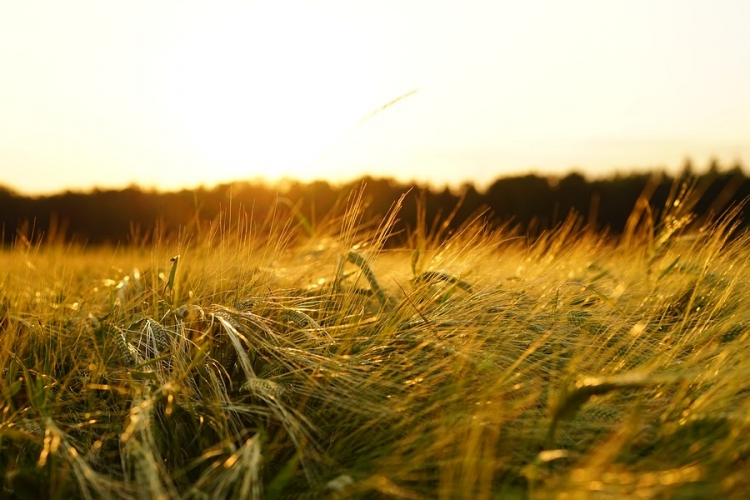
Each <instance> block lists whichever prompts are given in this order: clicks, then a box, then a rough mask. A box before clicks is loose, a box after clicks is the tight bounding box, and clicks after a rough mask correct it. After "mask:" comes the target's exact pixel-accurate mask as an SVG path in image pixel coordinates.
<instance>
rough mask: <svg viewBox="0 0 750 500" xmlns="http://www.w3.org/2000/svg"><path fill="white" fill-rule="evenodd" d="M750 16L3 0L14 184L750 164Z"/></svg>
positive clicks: (476, 3) (727, 10) (659, 6)
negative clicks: (749, 24) (749, 22)
mask: <svg viewBox="0 0 750 500" xmlns="http://www.w3.org/2000/svg"><path fill="white" fill-rule="evenodd" d="M39 5H43V7H41V8H40V7H39ZM749 18H750V3H748V2H746V1H743V0H717V1H716V2H707V1H705V0H632V1H630V2H624V3H612V2H601V1H598V0H571V1H569V2H556V1H553V0H528V1H527V2H505V1H497V2H496V1H489V0H470V1H468V2H465V3H461V4H454V3H450V2H442V1H440V0H436V1H431V0H430V1H428V0H415V1H413V2H408V3H405V2H399V1H395V0H381V1H379V2H373V3H361V2H347V1H341V0H317V1H315V2H308V1H304V0H276V1H254V2H251V3H248V4H247V5H245V4H239V3H233V2H227V3H224V2H217V3H199V2H191V1H176V0H165V1H163V2H159V3H155V2H145V1H135V2H128V3H115V2H107V1H102V2H94V3H91V2H86V1H83V0H71V1H70V2H65V3H64V4H63V3H60V2H52V1H51V0H46V1H45V0H40V2H38V3H37V2H35V3H31V2H2V3H0V89H1V91H0V146H1V147H0V184H7V185H9V186H11V187H13V188H17V189H19V190H21V191H22V192H27V193H41V192H51V191H56V190H61V189H66V188H76V189H87V188H91V187H93V186H101V187H122V186H125V185H128V184H131V183H137V184H139V185H141V186H145V187H158V188H162V189H174V188H180V187H194V186H197V185H198V184H201V183H203V184H209V185H213V184H216V183H220V182H227V181H231V180H237V179H252V178H256V177H263V178H266V179H271V180H276V179H279V178H281V177H293V178H297V179H301V180H312V179H327V180H331V181H342V180H348V179H354V178H356V177H359V176H362V175H364V174H371V175H376V176H380V175H382V176H395V177H397V178H399V179H400V180H411V179H414V180H419V181H421V182H428V181H429V182H432V183H433V184H441V183H451V184H458V183H460V182H463V181H472V182H475V183H479V184H482V183H486V182H489V181H491V180H493V179H494V178H496V177H497V176H499V175H503V174H509V173H521V172H526V171H528V170H529V169H534V170H535V171H536V172H539V173H545V172H546V173H561V172H563V171H568V170H569V169H571V168H579V169H582V170H584V171H586V172H589V173H606V172H612V171H613V169H615V168H617V169H620V170H629V169H632V168H639V169H647V168H654V167H668V168H670V169H672V170H676V169H677V168H679V167H680V166H681V164H682V162H683V161H684V159H685V158H686V157H691V158H692V159H693V160H694V161H695V163H696V164H698V165H704V164H705V162H707V161H708V160H709V158H717V159H718V160H719V161H720V162H721V164H722V165H731V164H732V163H734V162H737V161H740V162H745V163H747V162H750V141H748V137H750V120H748V118H747V117H748V116H750V93H748V92H747V91H746V89H747V88H750V30H747V28H746V26H745V22H746V21H745V20H746V19H749ZM413 90H417V91H418V92H416V93H414V94H410V97H409V98H407V99H404V100H403V101H400V102H399V103H398V104H396V105H394V106H392V107H391V108H388V109H387V110H385V111H384V112H379V113H375V115H374V116H373V112H375V111H377V110H378V109H379V108H381V107H382V106H383V105H384V104H385V103H388V102H390V101H391V100H393V99H394V98H397V97H399V96H402V95H404V94H407V93H409V92H411V91H413Z"/></svg>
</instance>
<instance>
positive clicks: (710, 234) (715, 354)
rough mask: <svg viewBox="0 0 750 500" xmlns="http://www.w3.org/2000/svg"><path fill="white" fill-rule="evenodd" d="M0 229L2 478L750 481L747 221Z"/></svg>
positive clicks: (674, 488) (462, 494)
mask: <svg viewBox="0 0 750 500" xmlns="http://www.w3.org/2000/svg"><path fill="white" fill-rule="evenodd" d="M364 203H365V201H363V200H362V199H361V198H360V197H358V195H357V194H356V193H355V194H353V195H352V196H351V198H350V200H349V201H348V203H347V204H346V207H345V210H342V212H341V213H340V214H331V215H330V216H329V217H328V218H326V219H325V220H322V221H320V222H318V223H317V224H316V225H315V226H312V225H311V224H310V223H308V221H306V220H304V219H303V218H301V217H297V218H295V217H290V218H287V219H283V218H276V219H269V220H266V221H260V222H258V221H253V220H252V217H250V216H249V215H243V214H242V213H241V212H240V213H235V214H234V215H231V214H227V215H225V216H223V217H222V218H220V219H219V220H216V221H215V222H214V224H213V225H212V226H211V227H203V228H201V230H200V231H198V230H196V231H194V232H193V233H188V232H185V233H183V234H179V235H175V236H174V237H173V238H166V237H165V238H157V237H154V238H152V239H150V240H148V241H144V242H143V243H142V244H140V245H137V246H131V247H100V248H91V249H88V248H85V247H82V246H75V245H66V244H64V243H44V242H42V243H35V242H32V241H26V240H23V239H19V241H17V242H16V244H15V246H14V247H13V248H10V249H6V250H4V251H2V252H1V253H0V369H1V374H2V399H0V405H1V409H0V440H2V442H1V443H0V464H1V465H2V481H3V489H2V491H3V496H4V497H5V498H17V499H25V498H33V499H36V498H56V499H66V500H68V499H78V498H83V499H94V498H112V499H140V498H144V499H182V498H184V499H196V500H198V499H224V498H249V499H263V498H269V499H282V498H329V499H344V498H362V499H369V498H395V499H423V498H424V499H431V498H438V499H452V498H468V499H491V498H498V499H578V498H581V499H586V498H607V499H611V498H615V499H617V498H622V499H625V498H642V499H652V498H653V499H665V498H684V499H688V498H691V499H692V498H725V499H731V498H737V499H744V498H748V497H750V475H748V474H747V469H746V467H747V466H748V465H747V464H746V461H747V460H748V457H750V411H749V410H750V382H748V381H750V364H748V354H750V338H749V335H750V306H748V300H749V299H750V293H749V292H748V290H747V284H748V283H750V270H749V269H748V257H749V256H750V253H749V251H748V244H749V243H750V240H749V239H748V236H747V235H745V234H744V233H742V232H740V231H739V230H737V228H736V227H735V225H734V223H733V214H732V213H731V212H729V213H727V214H725V215H724V216H721V217H716V218H714V219H702V220H697V219H696V218H695V217H694V216H693V215H692V214H691V207H692V203H693V202H692V198H691V194H690V192H689V190H687V191H685V190H681V189H678V188H675V189H674V193H673V195H672V196H671V197H670V200H669V203H668V205H667V206H666V207H650V206H649V205H648V203H647V201H646V200H641V202H639V204H638V205H637V206H636V207H635V209H634V211H633V215H632V216H631V219H630V221H629V223H628V227H627V228H626V231H625V233H624V234H622V235H618V236H613V235H608V234H606V233H596V232H594V231H591V230H589V229H587V228H586V227H585V225H584V224H582V223H581V222H580V221H578V220H577V219H576V218H575V217H571V218H569V219H568V220H567V222H565V223H564V224H561V225H559V226H558V227H557V228H556V229H554V230H551V231H548V232H546V233H543V234H542V235H541V236H539V237H538V238H535V239H533V240H532V239H529V238H526V237H525V236H524V235H523V234H519V233H517V232H515V231H514V230H513V229H512V227H511V226H503V227H500V228H490V227H489V226H487V225H486V224H485V223H484V221H483V219H482V217H481V216H478V217H477V218H476V219H475V220H474V221H473V222H469V223H467V224H465V225H464V226H463V227H462V229H461V230H459V231H457V232H455V233H454V234H448V233H447V232H446V231H444V230H443V229H442V228H443V227H445V226H441V225H440V224H439V223H438V224H432V221H423V223H422V224H421V225H420V226H419V227H417V228H416V229H414V230H413V231H412V232H411V233H410V234H404V235H397V236H398V238H400V240H401V241H403V242H404V243H403V244H401V245H398V246H394V245H391V244H388V245H386V242H387V241H388V238H389V236H391V233H392V228H393V225H394V222H395V220H396V219H397V218H398V208H399V207H398V204H397V205H395V206H394V207H393V211H392V212H391V214H390V215H389V216H388V217H386V218H384V219H382V220H376V221H368V220H362V218H361V209H362V206H363V204H364Z"/></svg>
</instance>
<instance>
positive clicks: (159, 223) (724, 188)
mask: <svg viewBox="0 0 750 500" xmlns="http://www.w3.org/2000/svg"><path fill="white" fill-rule="evenodd" d="M681 184H686V185H689V186H692V188H693V190H694V195H695V196H696V200H697V202H696V204H695V206H694V211H695V212H696V214H697V215H698V217H699V219H701V218H703V219H705V218H706V217H711V216H715V215H719V214H720V213H722V212H723V211H724V210H726V209H727V208H728V207H731V206H740V205H741V203H742V202H743V201H744V200H745V199H746V198H747V197H748V196H750V179H749V178H748V177H747V176H746V175H745V173H744V170H743V168H742V167H741V165H739V164H737V165H735V166H733V167H732V168H729V169H722V168H721V167H720V166H719V165H718V164H717V162H715V161H714V162H712V163H711V164H710V165H709V167H708V168H707V169H706V170H705V171H703V172H702V173H695V172H694V171H693V168H692V165H691V164H690V163H689V162H687V163H686V165H685V166H684V168H683V169H682V171H681V172H680V173H679V174H678V175H675V176H670V175H667V174H666V173H664V172H651V173H631V174H618V175H613V176H610V177H607V178H601V179H593V180H592V179H588V178H586V177H585V176H584V175H582V174H580V173H577V172H571V173H569V174H567V175H565V176H563V177H545V176H539V175H536V174H527V175H520V176H509V177H501V178H498V179H497V180H495V181H494V182H493V183H492V184H491V185H490V186H489V187H487V188H486V189H483V190H479V189H477V188H476V187H475V186H474V185H473V184H464V185H463V186H461V187H460V188H454V189H449V188H447V187H446V188H443V189H434V188H429V187H426V186H420V185H410V184H403V183H399V182H396V181H394V180H392V179H383V178H374V177H364V178H362V179H359V180H357V181H353V182H349V183H346V184H344V185H334V184H331V183H328V182H325V181H317V182H312V183H309V184H306V183H301V182H294V181H287V182H284V183H282V184H280V185H276V186H270V185H266V184H262V183H250V182H243V183H234V184H222V185H218V186H216V187H213V188H204V187H202V188H198V189H193V190H181V191H174V192H158V191H145V190H142V189H140V188H139V187H136V186H131V187H128V188H126V189H121V190H94V191H92V192H86V193H83V192H70V191H68V192H64V193H60V194H56V195H51V196H42V197H27V196H21V195H19V194H17V193H15V192H14V191H13V190H12V189H9V188H3V187H0V230H1V231H2V235H1V241H2V244H3V246H6V247H7V246H9V245H12V244H14V242H15V241H17V240H19V239H23V240H24V241H27V242H32V241H53V242H71V241H72V242H77V243H81V244H87V245H99V244H143V243H147V242H148V241H149V240H150V239H153V238H162V237H165V236H170V235H171V236H173V235H177V234H180V233H182V234H184V233H186V232H190V231H200V230H202V229H203V228H207V227H209V226H210V225H211V223H212V222H214V223H215V222H216V221H219V220H220V218H221V217H225V218H226V219H227V220H229V219H231V217H232V216H233V215H232V214H235V215H234V216H235V220H238V218H239V217H243V218H244V219H246V220H251V221H252V224H254V227H255V228H256V229H257V230H260V231H262V230H263V227H265V226H264V221H269V220H271V218H273V217H274V216H279V215H281V216H284V214H287V215H288V217H289V220H296V221H298V222H299V223H300V224H304V225H307V226H315V225H316V224H320V223H321V221H325V220H326V217H328V216H329V215H330V214H332V213H336V212H337V211H338V212H341V211H343V209H344V208H345V206H346V203H347V198H348V196H349V195H350V193H352V192H353V191H357V190H358V189H362V198H363V200H364V201H365V203H364V206H365V209H364V212H363V218H362V220H363V221H365V222H366V221H377V220H378V219H379V218H381V217H382V216H383V215H384V214H386V213H387V212H388V211H389V209H390V208H391V207H392V205H393V204H394V202H395V201H396V200H398V199H399V198H400V197H401V196H402V195H404V193H406V195H405V198H404V201H403V206H402V208H401V209H400V211H399V215H398V218H399V222H398V225H397V229H399V230H402V231H400V234H401V235H404V234H408V233H409V231H410V230H412V229H413V228H415V227H416V226H417V224H418V223H419V221H418V217H419V215H420V212H419V210H418V206H420V204H421V207H422V210H423V212H422V214H423V218H424V222H426V223H427V225H428V226H429V225H431V224H432V223H433V222H434V221H436V220H441V221H443V222H445V224H444V225H445V230H446V231H447V232H450V231H452V230H455V229H456V228H458V227H460V226H461V225H462V224H464V223H465V222H466V221H467V220H470V219H472V218H475V217H481V218H483V220H484V221H486V222H487V223H488V224H489V225H500V224H508V225H511V226H514V227H516V228H517V229H518V230H520V231H522V232H525V233H526V234H530V235H532V236H533V235H534V234H539V232H541V231H543V230H545V229H550V228H553V227H555V226H556V225H557V224H560V223H561V222H562V221H564V220H565V219H566V218H568V217H569V215H570V214H571V213H572V214H576V215H577V216H578V217H579V219H580V221H581V223H582V224H587V225H589V226H590V227H592V228H595V229H597V230H606V231H607V232H608V233H610V234H613V235H617V234H619V233H621V232H622V231H623V230H624V229H625V226H626V223H627V220H628V217H629V216H630V214H631V212H632V210H633V207H634V206H635V205H636V202H637V201H638V199H639V198H640V197H642V196H643V195H644V193H646V194H647V195H648V198H649V200H648V201H649V203H650V206H651V207H652V208H653V210H654V212H655V213H656V214H657V216H658V213H659V212H660V210H662V209H663V207H664V206H665V204H666V203H667V200H668V199H669V196H670V193H671V192H672V191H673V190H674V189H675V186H678V185H681ZM738 222H739V223H740V224H741V225H742V226H747V225H748V223H749V222H750V218H749V217H748V216H747V215H746V214H745V213H744V212H742V211H740V212H739V214H738ZM398 237H399V236H398V235H397V236H396V237H395V238H397V239H398Z"/></svg>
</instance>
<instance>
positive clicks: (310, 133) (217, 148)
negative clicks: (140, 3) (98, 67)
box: [164, 5, 378, 179]
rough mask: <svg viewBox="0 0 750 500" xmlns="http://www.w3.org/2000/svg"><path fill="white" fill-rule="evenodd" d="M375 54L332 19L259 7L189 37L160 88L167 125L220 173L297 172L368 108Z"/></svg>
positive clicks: (372, 95)
mask: <svg viewBox="0 0 750 500" xmlns="http://www.w3.org/2000/svg"><path fill="white" fill-rule="evenodd" d="M248 21H249V22H250V24H248ZM376 57H377V56H376V54H375V52H374V49H373V47H372V46H371V41H369V40H367V39H365V38H364V37H363V36H362V33H361V32H358V31H357V30H355V29H353V27H351V26H348V25H346V24H345V23H343V22H342V21H340V20H337V19H336V18H335V16H331V15H328V14H327V13H324V12H321V11H319V10H314V9H307V8H301V9H299V10H296V11H295V12H293V13H289V12H287V11H285V9H283V8H279V7H274V6H271V5H267V6H265V7H263V9H262V12H261V11H260V9H255V10H254V11H253V12H249V13H248V14H247V15H244V16H239V17H235V18H225V19H221V20H219V21H218V22H216V23H215V24H214V25H213V26H211V27H210V28H208V29H206V30H203V31H202V32H200V33H199V34H197V35H196V36H194V37H192V39H191V40H190V41H189V42H188V43H187V44H186V45H185V46H184V47H181V49H180V50H179V52H178V53H177V55H176V57H175V58H174V59H173V60H172V61H171V65H170V66H169V67H168V68H167V75H166V76H167V78H166V79H165V82H164V83H165V88H164V93H165V98H166V99H167V102H168V103H169V105H170V106H171V109H172V111H173V113H174V117H175V119H176V122H175V126H176V127H178V128H179V129H181V130H184V132H185V137H186V138H187V139H188V140H189V144H192V145H193V147H194V149H195V150H196V152H197V153H198V154H199V155H200V156H201V157H202V158H203V159H204V160H205V161H206V163H208V164H215V165H221V166H222V167H221V168H222V175H223V176H224V177H234V178H238V179H239V178H247V177H253V176H258V175H263V176H266V177H271V178H280V177H283V176H288V177H299V176H301V175H303V174H304V173H305V169H306V168H307V167H308V166H309V164H310V162H311V161H312V160H313V159H314V158H315V157H316V156H317V155H320V154H321V153H322V152H323V151H324V150H325V148H327V147H328V146H330V145H331V144H332V143H333V142H334V141H336V139H337V138H339V137H340V136H342V134H344V133H345V132H346V130H347V129H349V128H351V127H352V126H354V125H355V124H356V123H357V121H358V120H359V119H361V118H362V116H364V115H365V114H366V113H367V112H368V111H369V110H368V106H370V107H372V106H373V105H375V104H374V103H375V102H376V101H375V98H376V88H375V86H376V84H377V80H378V74H377V72H376V68H377V67H378V64H377V62H376ZM186 146H188V144H186Z"/></svg>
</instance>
